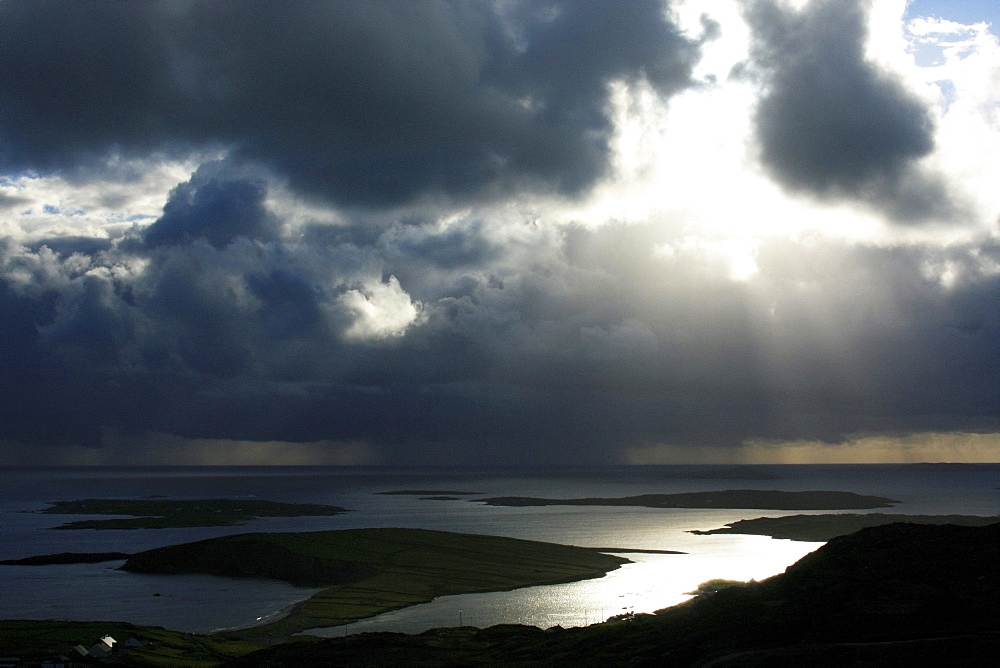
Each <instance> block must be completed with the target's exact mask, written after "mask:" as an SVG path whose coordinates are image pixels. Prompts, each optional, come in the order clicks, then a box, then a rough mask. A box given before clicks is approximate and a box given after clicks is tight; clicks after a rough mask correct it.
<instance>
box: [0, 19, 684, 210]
mask: <svg viewBox="0 0 1000 668" xmlns="http://www.w3.org/2000/svg"><path fill="white" fill-rule="evenodd" d="M0 12H2V20H0V45H2V46H0V60H2V62H3V63H4V70H5V73H6V74H5V76H4V77H3V82H2V83H0V91H2V95H3V98H4V100H5V103H4V106H3V109H2V110H0V133H2V137H3V142H4V145H5V146H6V149H5V150H4V152H3V154H2V155H0V160H2V164H3V166H4V167H5V168H6V169H9V170H15V171H17V170H25V169H34V170H38V171H43V172H44V171H51V170H59V169H62V170H67V171H69V172H76V173H79V172H80V171H81V170H82V171H83V172H88V171H94V170H97V169H98V165H99V161H98V160H97V159H98V158H101V157H107V156H109V155H113V156H124V157H126V158H127V157H132V156H144V155H149V154H151V153H154V152H159V153H162V154H166V155H183V154H184V153H185V152H188V151H191V150H192V149H193V148H199V147H201V148H209V147H213V146H215V147H219V148H221V149H222V150H224V151H227V152H229V153H230V154H231V156H232V157H233V159H239V160H251V161H259V162H261V163H264V164H266V165H268V166H270V167H271V168H272V169H274V170H276V171H277V172H279V173H281V174H282V175H284V176H286V177H287V178H288V179H289V180H290V182H291V184H292V185H293V186H294V187H296V188H298V189H300V190H303V191H306V192H309V193H314V194H319V195H322V196H325V197H329V198H331V199H333V200H335V201H337V202H340V203H346V204H361V205H368V206H371V205H382V204H385V203H399V202H404V201H407V200H411V199H413V198H415V197H417V196H420V195H439V196H440V195H444V196H454V197H461V198H475V197H479V196H482V195H488V194H491V193H495V192H497V191H510V190H512V189H514V188H529V189H550V188H551V189H555V190H557V191H561V192H568V193H574V192H580V191H581V190H582V189H584V188H586V187H588V186H589V185H591V184H592V183H593V182H594V181H595V179H597V178H598V177H599V176H600V175H601V174H603V173H604V172H605V170H606V166H607V164H606V163H607V159H608V152H609V149H608V138H609V134H610V132H611V130H612V128H611V127H610V123H609V119H608V116H607V109H606V102H607V96H608V85H609V84H610V83H611V82H612V81H615V80H636V79H645V80H648V81H649V82H650V83H651V84H652V85H654V86H655V87H656V88H657V89H658V90H660V91H662V92H663V93H664V94H666V95H669V94H671V93H673V92H675V91H677V90H679V89H682V88H684V87H685V86H687V85H689V83H690V82H689V74H690V70H691V67H692V64H693V62H694V61H695V60H696V58H697V53H698V45H697V43H696V42H695V41H692V40H691V39H689V38H687V37H685V36H683V35H682V34H681V33H680V32H679V31H678V30H677V29H676V27H675V26H674V25H673V24H672V23H671V21H670V19H669V17H668V15H667V13H666V12H665V10H664V8H663V7H662V6H661V4H660V3H659V2H656V1H655V0H640V1H638V2H632V3H629V4H628V5H622V4H620V3H602V2H582V3H581V2H557V1H554V0H553V1H551V2H546V3H543V4H539V3H534V2H520V1H517V2H505V3H492V2H445V1H440V2H419V3H401V4H400V3H392V4H383V3H372V2H355V1H351V2H338V3H313V2H281V3H260V4H255V5H254V6H253V7H252V8H248V7H247V6H246V5H245V4H244V3H241V2H234V1H231V0H225V1H223V2H191V3H180V4H172V3H171V4H163V3H155V2H136V3H129V5H128V7H123V6H116V5H115V4H114V3H101V2H98V3H71V4H68V5H67V4H66V3H63V2H48V1H43V2H38V3H30V4H22V3H4V5H3V7H2V8H0Z"/></svg>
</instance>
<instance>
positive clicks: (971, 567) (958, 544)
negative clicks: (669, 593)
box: [233, 523, 1000, 666]
mask: <svg viewBox="0 0 1000 668" xmlns="http://www.w3.org/2000/svg"><path fill="white" fill-rule="evenodd" d="M998 632H1000V524H993V525H990V526H986V527H962V526H954V525H914V524H902V523H899V524H890V525H885V526H879V527H873V528H869V529H863V530H861V531H859V532H857V533H854V534H851V535H848V536H842V537H838V538H834V539H833V540H831V541H830V542H829V543H828V544H827V545H825V546H824V547H822V548H820V549H819V550H817V551H816V552H814V553H812V554H810V555H807V556H806V557H804V558H803V559H801V560H800V561H798V562H797V563H796V564H794V565H792V566H791V567H789V568H788V569H787V570H786V572H785V573H784V574H782V575H778V576H775V577H773V578H770V579H768V580H766V581H763V582H760V583H751V584H748V585H746V586H743V587H737V588H732V589H726V590H722V591H719V592H717V593H715V594H712V595H708V596H700V597H698V598H696V599H694V600H692V601H689V602H688V603H685V604H682V605H679V606H675V607H673V608H669V609H667V610H663V611H660V612H659V613H658V614H656V615H643V616H638V617H635V618H632V619H619V620H613V621H609V622H607V623H604V624H597V625H593V626H590V627H586V628H579V629H550V630H547V631H542V630H540V629H537V628H533V627H524V626H495V627H491V628H488V629H483V630H480V629H474V628H468V627H466V628H454V629H437V630H433V631H428V632H426V633H423V634H420V635H405V634H393V633H377V634H361V635H357V636H349V637H347V638H338V639H331V640H321V641H319V640H317V641H310V642H302V643H294V644H287V645H282V646H277V647H273V648H270V649H266V650H261V651H258V652H254V653H252V654H249V655H247V656H245V657H243V658H241V659H239V660H237V661H236V662H234V663H233V665H235V666H286V665H344V666H362V665H403V664H405V665H409V666H416V665H425V666H458V665H484V664H485V665H490V664H500V665H520V666H552V665H573V666H624V665H629V666H643V665H647V666H708V665H711V666H765V665H766V666H775V665H779V666H780V665H787V666H798V665H812V666H841V665H852V664H853V665H873V666H902V665H949V666H980V665H982V666H987V665H995V664H994V663H993V662H994V661H995V659H996V656H998V655H1000V654H998V652H1000V642H998Z"/></svg>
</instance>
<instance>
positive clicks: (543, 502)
mask: <svg viewBox="0 0 1000 668" xmlns="http://www.w3.org/2000/svg"><path fill="white" fill-rule="evenodd" d="M472 501H476V502H479V503H485V504H486V505H489V506H639V507H645V508H725V509H729V508H732V509H762V510H848V509H863V508H891V507H892V506H893V505H894V504H897V503H900V502H899V501H896V500H894V499H889V498H886V497H883V496H867V495H864V494H855V493H854V492H830V491H804V492H783V491H778V490H757V489H728V490H724V491H721V492H682V493H678V494H641V495H638V496H623V497H614V498H600V497H587V498H580V499H544V498H536V497H530V496H497V497H492V498H486V499H472Z"/></svg>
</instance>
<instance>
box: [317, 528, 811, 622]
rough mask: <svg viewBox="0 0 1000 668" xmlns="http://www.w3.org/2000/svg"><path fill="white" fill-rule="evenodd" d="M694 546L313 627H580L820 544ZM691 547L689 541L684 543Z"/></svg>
mask: <svg viewBox="0 0 1000 668" xmlns="http://www.w3.org/2000/svg"><path fill="white" fill-rule="evenodd" d="M697 540H698V543H700V545H699V547H698V549H697V551H696V552H695V551H692V552H691V553H689V554H679V555H670V554H667V555H661V554H639V553H630V554H624V555H623V556H625V557H628V558H629V559H631V560H632V561H634V562H635V563H632V564H626V565H625V566H623V567H621V568H619V569H617V570H614V571H612V572H611V573H608V574H607V575H606V576H605V577H603V578H597V579H593V580H584V581H581V582H573V583H569V584H561V585H549V586H544V587H529V588H525V589H517V590H514V591H510V592H497V593H491V594H464V595H460V596H446V597H443V598H439V599H436V600H434V601H432V602H431V603H426V604H423V605H419V606H414V607H412V608H404V609H402V610H396V611H394V612H390V613H386V614H384V615H380V616H378V617H374V618H372V619H366V620H362V621H359V622H355V623H354V624H350V625H348V626H344V627H335V628H330V629H313V630H310V631H307V633H310V634H314V635H322V636H328V637H336V636H342V635H346V634H349V633H363V632H368V631H401V632H407V633H419V632H421V631H425V630H427V629H431V628H435V627H439V626H456V625H458V624H459V623H461V624H465V625H467V626H478V627H481V628H482V627H486V626H490V625H493V624H508V623H509V624H530V625H533V626H539V627H541V628H548V627H551V626H562V627H570V626H584V625H587V624H593V623H596V622H601V621H604V620H605V619H607V618H609V617H612V616H614V615H620V614H627V613H651V612H655V611H656V610H659V609H662V608H664V607H669V606H672V605H676V604H678V603H683V602H684V601H686V600H688V599H689V598H690V596H687V595H684V594H682V593H680V592H688V591H692V590H694V589H695V588H696V587H697V586H698V585H699V584H701V583H702V582H705V581H707V580H711V579H714V578H724V579H729V580H743V581H746V580H750V579H756V580H762V579H764V578H767V577H770V576H772V575H776V574H777V573H780V572H782V571H784V570H785V568H786V567H787V566H788V565H789V564H791V563H793V562H795V561H797V560H798V559H800V558H801V557H802V556H804V555H806V554H808V553H809V552H812V551H813V550H815V549H816V548H818V547H820V546H821V545H822V543H804V542H796V541H790V540H774V539H771V538H768V537H765V536H740V535H715V536H698V537H697ZM689 549H690V548H689Z"/></svg>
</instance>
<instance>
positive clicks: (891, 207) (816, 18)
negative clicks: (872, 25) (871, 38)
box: [747, 0, 956, 223]
mask: <svg viewBox="0 0 1000 668" xmlns="http://www.w3.org/2000/svg"><path fill="white" fill-rule="evenodd" d="M868 6H869V3H868V2H865V1H863V0H812V1H811V2H809V3H807V4H806V5H805V7H804V8H803V9H801V10H800V11H796V10H795V9H793V8H792V7H790V6H789V5H787V4H783V3H781V2H778V1H777V0H757V1H755V2H752V3H750V4H749V5H748V7H747V17H748V20H749V23H750V26H751V27H752V28H753V30H754V36H755V40H754V42H753V46H752V49H751V55H752V62H753V63H754V65H756V66H757V68H759V71H760V72H761V74H762V76H763V77H764V79H765V87H764V93H763V96H762V97H761V99H760V102H759V106H758V109H757V115H756V130H757V137H758V140H759V142H760V153H761V160H762V162H763V163H764V165H765V166H766V168H767V169H768V170H769V171H770V172H771V173H772V174H773V175H774V176H775V178H777V179H778V180H779V181H780V182H781V183H782V184H784V185H785V186H787V187H788V188H790V189H792V190H796V191H802V192H806V193H809V194H812V195H815V196H818V197H822V198H845V197H850V198H855V199H860V200H862V201H865V202H867V203H868V204H870V205H872V206H875V207H878V208H880V209H882V210H883V211H884V212H885V213H887V214H888V215H890V216H891V217H892V218H893V219H895V220H898V221H900V222H908V223H912V222H921V221H926V220H933V219H946V218H948V217H950V216H951V215H952V214H953V213H954V210H955V208H956V204H955V203H954V202H953V201H952V197H951V194H950V193H949V192H948V188H947V186H946V184H945V182H944V181H943V179H942V178H941V177H940V176H939V175H936V174H932V173H929V172H927V171H926V170H925V169H923V168H922V167H921V165H920V162H919V161H920V159H921V158H923V157H925V156H927V155H928V154H929V153H931V151H932V150H933V149H934V121H933V118H932V114H931V112H930V109H928V108H927V107H926V105H925V104H924V103H923V102H922V101H921V100H919V99H918V98H917V97H916V96H914V95H913V94H912V93H911V92H910V91H908V90H907V89H906V88H905V87H904V86H903V84H902V82H901V80H900V79H899V77H898V76H894V75H893V74H892V73H890V72H887V71H884V70H882V69H880V68H879V66H878V65H877V64H875V63H874V62H872V61H871V60H869V59H868V58H867V57H866V48H865V47H866V38H867V35H868V30H867V18H868Z"/></svg>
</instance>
